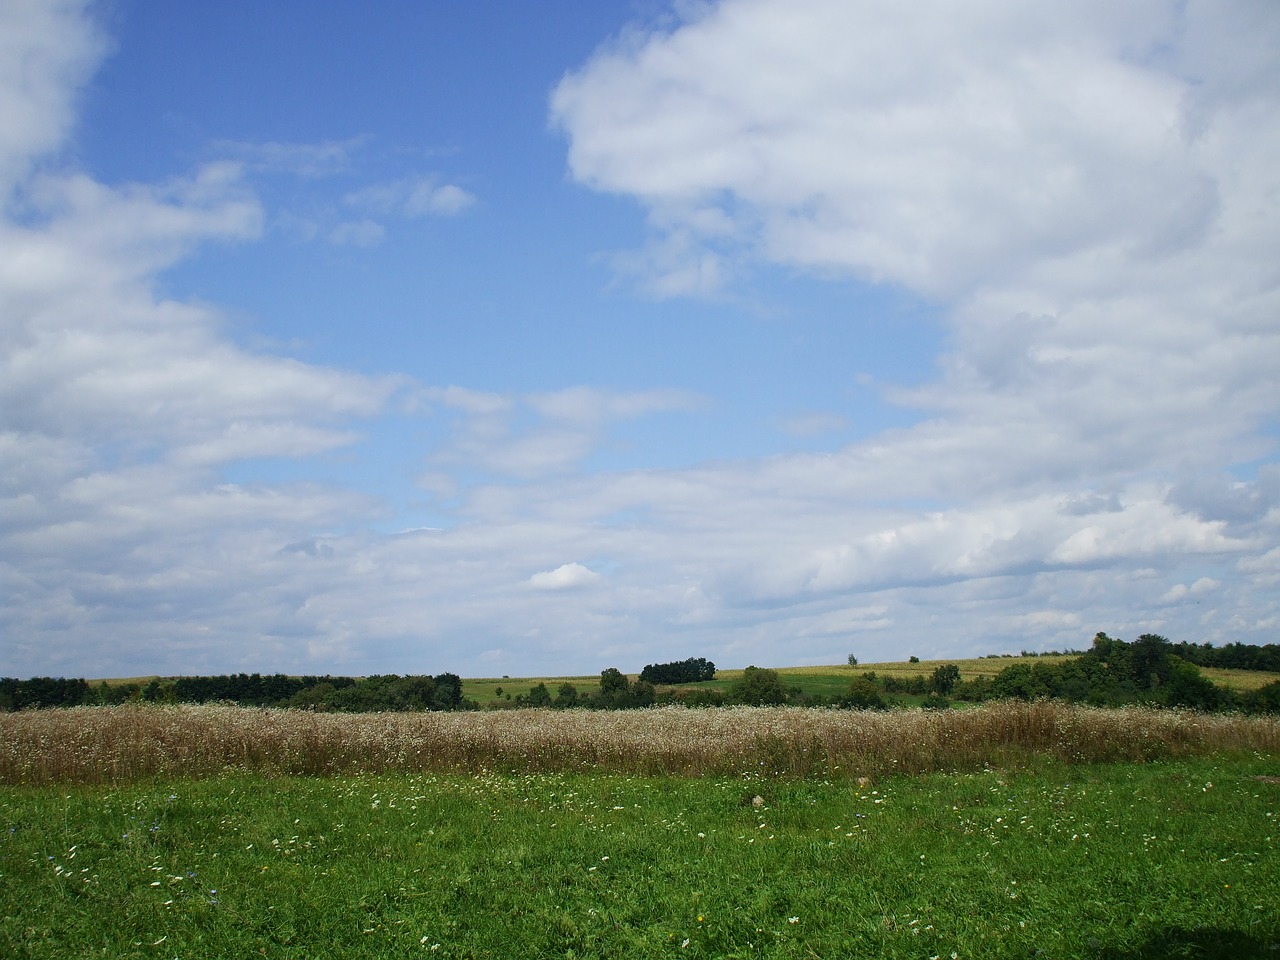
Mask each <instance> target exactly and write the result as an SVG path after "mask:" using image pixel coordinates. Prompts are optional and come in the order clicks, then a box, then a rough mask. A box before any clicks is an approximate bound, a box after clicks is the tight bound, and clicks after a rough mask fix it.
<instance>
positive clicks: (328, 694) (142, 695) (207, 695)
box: [0, 673, 476, 713]
mask: <svg viewBox="0 0 1280 960" xmlns="http://www.w3.org/2000/svg"><path fill="white" fill-rule="evenodd" d="M129 702H145V703H215V702H223V703H237V704H241V705H243V706H251V707H307V708H310V709H313V710H323V711H344V712H362V713H363V712H372V711H378V710H465V709H475V708H476V704H475V703H474V702H471V701H467V700H464V699H463V696H462V678H461V677H459V676H458V675H457V674H455V673H441V674H437V675H436V676H434V677H430V676H423V675H415V676H404V677H402V676H399V675H397V674H384V675H378V676H372V677H365V678H363V679H355V678H353V677H330V676H324V677H288V676H285V675H284V674H279V673H277V674H268V675H266V676H263V675H262V674H257V673H252V674H245V673H237V674H231V675H227V676H217V677H175V678H172V679H162V678H155V679H153V680H149V681H147V682H146V683H142V682H138V681H127V682H124V683H115V684H108V683H106V682H105V681H104V682H102V683H100V684H98V685H97V686H91V685H90V684H89V683H88V682H87V681H85V680H63V679H52V678H49V677H36V678H34V679H31V680H12V679H9V678H4V679H0V710H24V709H28V708H35V707H74V706H82V705H110V704H118V703H129Z"/></svg>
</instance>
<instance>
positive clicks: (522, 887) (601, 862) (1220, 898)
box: [0, 757, 1280, 960]
mask: <svg viewBox="0 0 1280 960" xmlns="http://www.w3.org/2000/svg"><path fill="white" fill-rule="evenodd" d="M1277 774H1280V769H1278V765H1277V763H1276V762H1275V760H1274V759H1273V758H1267V757H1237V758H1235V759H1225V758H1214V757H1205V758H1196V759H1189V760H1179V761H1169V762H1161V763H1147V764H1108V765H1100V766H1092V765H1086V766H1067V765H1062V764H1056V763H1052V762H1048V761H1045V762H1042V763H1041V764H1040V765H1039V766H1038V767H1037V768H1035V769H1030V768H1028V769H1024V770H1021V771H1013V772H1010V771H997V770H980V771H976V772H963V773H935V774H929V775H921V776H914V777H911V776H903V775H891V776H885V777H878V778H873V779H870V780H864V781H863V782H848V781H838V782H837V781H827V780H806V781H775V780H769V779H765V778H761V777H758V776H754V775H748V776H737V777H722V778H708V779H688V778H673V777H642V776H623V775H585V774H579V773H548V772H543V773H527V774H497V773H492V772H489V773H476V774H445V775H437V774H411V773H393V774H383V775H355V776H348V777H303V778H296V777H263V776H258V775H249V774H229V775H226V776H224V777H221V778H217V779H209V780H202V781H193V780H183V779H164V780H158V781H152V782H149V783H143V784H134V785H128V786H122V787H113V786H77V787H67V786H65V785H58V786H50V787H39V788H34V787H19V788H5V789H3V790H0V902H2V903H3V911H2V914H3V916H2V918H0V954H3V955H4V956H6V957H13V958H30V960H36V958H41V960H43V958H55V957H56V958H62V957H67V956H110V957H117V958H170V957H184V958H185V957H202V958H224V957H225V958H231V957H236V958H239V957H246V956H265V957H271V958H304V957H322V956H324V957H329V956H341V957H344V958H357V960H359V958H370V960H372V958H378V960H385V958H425V957H433V958H434V957H442V958H444V957H449V958H480V957H513V956H521V957H532V958H544V957H545V958H552V957H554V958H567V957H568V958H588V957H610V958H621V960H627V958H649V957H706V958H710V957H718V958H728V957H765V958H788V960H789V958H797V960H799V958H814V957H823V958H842V957H880V958H889V960H896V958H903V960H906V958H913V960H914V958H933V957H937V958H947V957H952V958H957V960H958V958H962V957H963V958H970V957H972V958H1026V957H1030V956H1034V957H1040V958H1067V957H1091V958H1104V960H1138V958H1147V957H1157V956H1158V957H1165V956H1199V957H1230V958H1243V957H1254V956H1270V955H1274V954H1273V952H1272V951H1275V950H1276V949H1277V948H1278V947H1280V928H1278V923H1280V921H1278V920H1277V914H1276V910H1275V905H1276V904H1277V903H1280V870H1277V869H1276V865H1277V851H1276V842H1277V837H1278V835H1280V823H1278V822H1277V807H1278V806H1280V803H1278V800H1280V777H1278V776H1277Z"/></svg>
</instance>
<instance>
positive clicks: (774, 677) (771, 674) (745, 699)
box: [729, 666, 787, 706]
mask: <svg viewBox="0 0 1280 960" xmlns="http://www.w3.org/2000/svg"><path fill="white" fill-rule="evenodd" d="M729 699H731V700H732V701H733V702H734V703H745V704H751V705H753V706H771V705H777V704H782V703H786V702H787V691H786V690H785V689H784V688H783V686H782V677H780V676H779V675H778V671H777V670H768V669H765V668H763V667H756V666H751V667H747V669H745V670H743V671H742V676H741V677H740V678H739V679H737V680H735V681H734V684H733V687H732V688H731V689H730V691H729Z"/></svg>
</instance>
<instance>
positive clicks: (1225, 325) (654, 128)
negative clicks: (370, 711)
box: [0, 0, 1280, 676]
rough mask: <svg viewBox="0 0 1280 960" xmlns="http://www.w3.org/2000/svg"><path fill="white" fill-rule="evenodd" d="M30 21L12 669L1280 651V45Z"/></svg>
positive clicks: (655, 13) (1193, 6) (878, 20)
mask: <svg viewBox="0 0 1280 960" xmlns="http://www.w3.org/2000/svg"><path fill="white" fill-rule="evenodd" d="M925 6H927V7H928V10H926V11H924V12H923V13H922V12H921V11H919V10H917V9H914V8H913V9H900V8H899V7H898V6H895V5H888V4H882V3H872V2H848V0H839V2H836V0H803V2H788V3H785V4H783V3H777V2H767V0H721V2H719V3H706V4H701V3H700V4H688V3H677V4H672V5H669V4H666V3H660V2H656V0H654V2H649V0H643V2H641V0H636V2H628V3H591V4H560V5H557V6H556V7H555V9H554V11H550V12H548V11H547V10H546V9H543V8H535V7H534V6H531V5H529V4H517V3H490V4H483V5H476V4H464V3H453V2H448V3H432V4H410V3H388V4H381V5H379V6H378V8H377V12H376V15H371V14H370V12H369V9H368V8H367V6H361V5H356V4H348V3H322V4H300V3H278V4H270V5H265V6H264V5H262V4H253V5H251V4H245V3H223V4H214V5H196V6H194V7H192V6H191V5H172V4H159V3H154V2H140V0H115V2H111V3H100V4H94V3H89V4H85V3H79V2H58V3H49V2H37V0H30V2H25V0H13V2H10V3H6V4H4V5H3V7H2V8H0V27H3V29H0V35H2V36H4V37H5V38H6V39H5V40H4V41H3V43H2V44H0V129H2V130H4V131H5V132H4V133H3V134H0V190H2V191H3V207H2V211H3V220H2V221H0V245H3V248H4V250H3V251H2V252H3V256H2V257H0V261H2V262H3V263H4V264H5V266H4V267H3V268H0V311H2V312H0V324H2V325H3V326H0V478H2V480H3V485H2V486H0V515H3V517H4V520H3V521H2V522H0V674H5V675H19V676H25V675H34V674H46V673H50V674H66V675H85V676H122V675H136V674H149V673H161V674H178V673H215V672H224V671H240V670H246V671H253V670H258V671H263V672H267V671H284V672H290V673H317V672H319V673H322V672H335V673H356V674H360V673H371V672H398V673H412V672H430V673H435V672H439V671H441V670H453V671H456V672H459V673H462V674H463V675H469V676H481V675H486V676H487V675H502V674H510V675H521V674H525V675H531V674H539V673H561V674H577V673H596V672H599V671H600V670H601V669H603V668H604V667H607V666H618V667H620V668H622V669H624V670H638V669H639V668H640V667H642V666H643V665H644V664H646V663H651V662H657V661H663V660H670V659H682V658H684V657H686V656H705V657H708V658H709V659H711V660H713V661H715V662H716V663H717V664H719V665H721V666H725V667H733V666H745V665H746V664H748V663H757V664H761V665H788V664H800V663H839V662H843V661H844V659H845V657H846V656H847V655H848V654H849V653H856V654H857V655H858V656H859V657H860V658H861V659H863V660H868V661H869V660H876V659H897V658H905V657H906V656H908V655H911V654H914V655H918V656H921V657H946V656H955V657H961V656H972V655H979V654H983V653H992V652H1004V651H1013V652H1016V651H1018V650H1023V649H1028V650H1038V649H1061V648H1064V647H1071V646H1076V647H1080V646H1085V645H1087V644H1088V642H1089V639H1090V638H1091V637H1092V635H1093V633H1094V632H1096V631H1098V630H1105V631H1107V632H1108V633H1111V634H1113V635H1117V636H1122V637H1132V636H1134V635H1137V634H1139V633H1142V632H1152V631H1154V632H1160V633H1163V634H1165V635H1167V636H1169V637H1170V638H1172V639H1176V640H1193V641H1196V642H1203V641H1211V642H1215V643H1223V642H1229V641H1234V640H1240V641H1244V642H1252V643H1266V642H1273V641H1274V638H1275V634H1276V627H1277V623H1278V622H1280V620H1278V619H1277V617H1278V612H1277V607H1278V606H1280V602H1278V601H1280V596H1278V590H1277V584H1278V583H1280V510H1278V509H1277V507H1278V504H1280V499H1278V498H1280V469H1278V468H1277V463H1276V416H1275V411H1276V410H1277V409H1280V386H1278V382H1280V378H1277V377H1276V376H1275V374H1274V371H1275V370H1276V369H1277V361H1280V324H1278V322H1277V320H1278V317H1280V314H1278V311H1277V307H1280V275H1278V274H1277V272H1276V270H1275V263H1276V262H1277V253H1280V226H1278V224H1280V216H1277V214H1280V210H1277V206H1278V205H1280V199H1278V198H1280V189H1278V188H1280V173H1277V172H1276V170H1275V169H1274V167H1275V164H1274V162H1273V158H1274V156H1275V155H1276V154H1277V152H1278V151H1280V80H1277V77H1278V76H1280V71H1276V70H1275V54H1274V50H1276V49H1280V46H1278V45H1277V41H1280V15H1277V13H1276V12H1275V9H1274V6H1273V5H1272V4H1270V3H1267V2H1263V0H1260V2H1232V3H1227V4H1221V3H1196V2H1192V3H1182V2H1173V0H1167V2H1166V0H1143V2H1139V3H1133V4H1127V5H1125V6H1124V7H1123V8H1121V9H1115V8H1114V5H1110V4H1103V3H1083V4H1078V5H1072V6H1071V7H1070V8H1069V9H1065V10H1064V9H1060V5H1053V4H1038V3H1036V4H1025V3H1012V2H1001V0H986V2H982V3H978V4H974V5H966V7H965V8H964V9H963V10H958V9H956V8H954V7H953V6H952V5H950V4H946V3H940V2H939V3H927V4H925Z"/></svg>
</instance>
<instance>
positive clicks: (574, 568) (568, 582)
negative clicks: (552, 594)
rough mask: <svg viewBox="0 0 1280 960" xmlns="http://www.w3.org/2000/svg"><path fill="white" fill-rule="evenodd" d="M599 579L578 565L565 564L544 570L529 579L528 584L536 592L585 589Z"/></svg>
mask: <svg viewBox="0 0 1280 960" xmlns="http://www.w3.org/2000/svg"><path fill="white" fill-rule="evenodd" d="M599 579H600V574H598V573H596V572H595V571H594V570H591V569H589V568H587V567H584V566H583V565H582V564H580V563H565V564H562V565H560V566H558V567H556V568H555V569H554V570H544V571H542V572H541V573H535V574H534V575H533V576H531V577H530V578H529V584H530V585H531V586H533V587H534V588H535V589H538V590H569V589H572V588H574V587H585V586H588V585H590V584H592V583H595V582H596V581H597V580H599Z"/></svg>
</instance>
